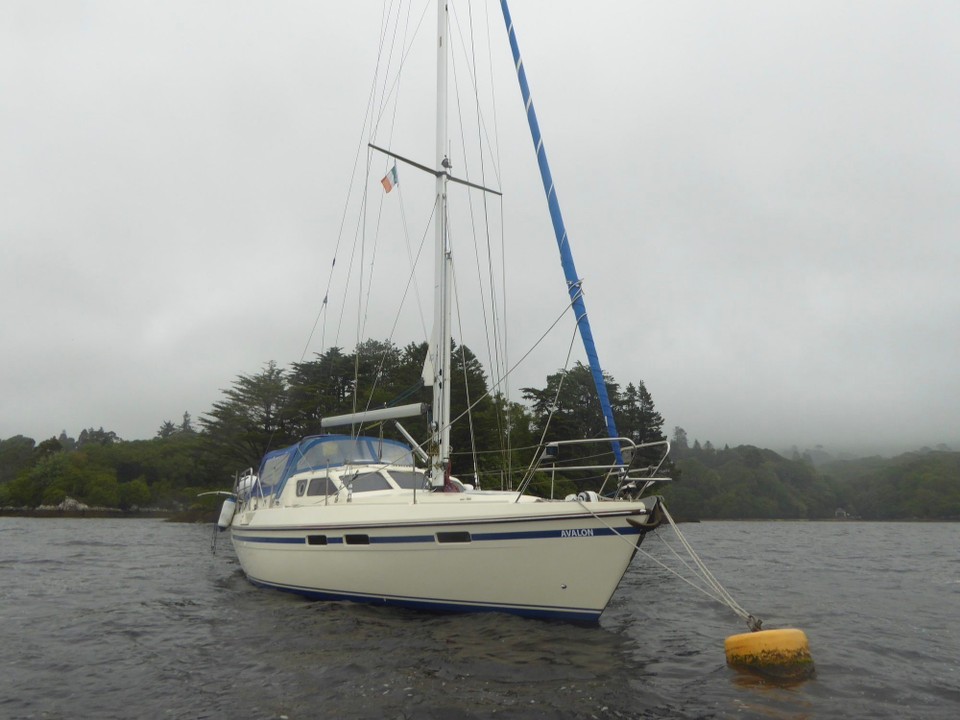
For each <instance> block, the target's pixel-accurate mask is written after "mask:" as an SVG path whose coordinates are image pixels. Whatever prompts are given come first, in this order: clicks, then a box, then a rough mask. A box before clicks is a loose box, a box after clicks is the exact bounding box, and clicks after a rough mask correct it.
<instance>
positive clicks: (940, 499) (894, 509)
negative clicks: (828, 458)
mask: <svg viewBox="0 0 960 720" xmlns="http://www.w3.org/2000/svg"><path fill="white" fill-rule="evenodd" d="M822 470H823V472H824V474H825V475H826V476H828V477H830V478H831V479H832V480H833V481H834V482H835V483H836V485H837V487H838V489H839V492H840V496H841V500H842V505H841V506H842V507H843V509H844V510H845V511H846V512H847V513H849V514H851V515H853V516H856V517H862V518H864V519H869V520H911V519H928V520H958V519H960V453H956V452H943V451H936V452H934V451H926V452H913V453H905V454H903V455H899V456H897V457H895V458H892V459H890V460H883V459H880V458H865V459H861V460H851V461H841V462H834V463H829V464H827V465H824V467H823V468H822Z"/></svg>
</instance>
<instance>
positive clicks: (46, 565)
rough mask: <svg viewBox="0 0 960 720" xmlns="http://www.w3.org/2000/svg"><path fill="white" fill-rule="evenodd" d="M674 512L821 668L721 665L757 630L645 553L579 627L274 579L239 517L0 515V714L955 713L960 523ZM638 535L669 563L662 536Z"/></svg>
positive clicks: (749, 602)
mask: <svg viewBox="0 0 960 720" xmlns="http://www.w3.org/2000/svg"><path fill="white" fill-rule="evenodd" d="M682 527H683V530H684V532H685V533H686V535H687V537H688V538H689V539H690V541H691V542H692V543H693V545H694V546H695V547H696V548H697V550H698V551H699V552H700V554H701V556H702V557H703V559H704V560H705V561H706V563H707V565H708V566H709V567H710V568H711V570H713V572H714V573H715V574H716V575H717V576H718V577H719V579H720V580H721V581H722V582H723V583H724V585H725V586H726V587H727V589H728V590H729V591H730V592H731V593H732V594H733V596H734V597H735V598H737V600H738V601H739V602H740V603H741V604H742V605H743V606H745V607H746V608H747V609H748V610H750V611H751V612H753V613H754V614H756V615H758V616H760V617H762V618H764V621H765V626H766V627H770V628H773V627H799V628H801V629H803V630H804V631H805V632H806V633H807V635H808V637H809V638H810V644H811V650H812V652H813V656H814V660H815V662H816V666H817V675H816V677H815V678H814V679H812V680H808V681H806V682H803V683H801V684H798V685H794V686H791V687H784V686H777V685H774V684H770V683H769V682H767V681H764V680H762V679H759V678H755V677H753V676H749V675H743V674H740V673H738V672H736V671H734V670H732V669H730V668H728V667H727V666H726V664H725V662H724V652H723V640H724V638H725V637H726V636H728V635H731V634H734V633H739V632H744V631H745V629H746V628H745V626H743V625H742V624H741V622H740V621H739V619H738V618H737V617H736V616H735V615H733V614H732V613H731V612H730V611H729V610H727V609H726V608H724V607H723V606H720V605H718V604H716V603H715V602H714V601H712V600H710V599H708V598H706V597H704V596H703V595H701V594H700V593H698V592H696V591H695V590H693V589H692V588H690V587H689V586H688V585H687V584H685V583H684V582H682V581H681V580H679V579H677V578H676V577H674V576H673V575H670V574H669V573H667V572H665V571H664V570H662V569H660V568H659V567H657V566H656V565H654V564H653V563H652V562H651V561H650V560H648V559H646V558H644V557H643V556H642V555H638V556H637V558H636V559H635V560H634V562H633V565H632V566H631V568H630V570H629V571H628V572H627V575H626V577H625V578H624V581H623V583H622V584H621V587H620V589H619V590H618V591H617V594H616V595H615V596H614V599H613V602H612V603H611V606H610V607H609V608H608V609H607V611H606V612H605V613H604V615H603V618H602V620H601V622H600V625H599V626H592V627H582V626H576V625H568V624H563V623H551V622H542V621H536V620H524V619H519V618H513V617H508V616H503V615H495V614H489V615H483V614H481V615H430V614H422V613H418V612H412V611H404V610H394V609H384V608H370V607H365V606H360V605H351V604H339V603H320V602H310V601H306V600H302V599H300V598H297V597H295V596H291V595H286V594H283V593H279V592H275V591H270V590H260V589H257V588H254V587H252V586H251V585H249V584H248V583H247V582H246V581H245V580H244V578H243V575H242V573H241V571H240V568H239V565H238V564H237V561H236V557H235V556H234V554H233V549H232V547H231V546H230V542H229V536H228V535H221V536H220V538H219V540H218V545H217V553H216V554H211V552H210V537H211V533H210V528H209V527H205V526H193V525H179V524H173V523H166V522H163V521H160V520H102V519H97V520H94V519H89V520H85V519H83V520H69V519H27V518H0V663H2V667H0V717H2V718H31V717H32V718H77V717H90V718H128V717H129V718H134V717H137V718H139V717H143V718H288V719H289V720H294V719H296V718H487V717H503V718H540V717H543V718H592V717H596V718H618V717H626V718H640V717H651V718H660V717H663V718H734V717H736V718H752V717H757V718H833V717H837V718H839V717H849V718H954V717H956V716H957V714H958V712H960V525H957V524H905V523H901V524H885V523H854V522H851V523H787V522H781V523H772V522H751V523H702V524H693V525H684V526H682ZM658 533H659V534H662V536H663V538H664V539H670V535H671V533H670V531H669V530H666V531H665V530H661V531H658ZM644 550H646V551H647V552H649V553H650V555H651V556H653V557H654V558H657V559H659V560H662V561H665V562H670V563H671V564H672V565H675V564H676V563H675V562H674V561H672V555H671V553H670V552H669V550H668V548H667V547H666V546H665V545H664V544H663V542H662V541H661V540H659V539H658V538H657V537H656V536H652V537H650V538H648V540H647V541H646V543H645V544H644ZM504 581H505V582H516V581H517V579H511V578H504Z"/></svg>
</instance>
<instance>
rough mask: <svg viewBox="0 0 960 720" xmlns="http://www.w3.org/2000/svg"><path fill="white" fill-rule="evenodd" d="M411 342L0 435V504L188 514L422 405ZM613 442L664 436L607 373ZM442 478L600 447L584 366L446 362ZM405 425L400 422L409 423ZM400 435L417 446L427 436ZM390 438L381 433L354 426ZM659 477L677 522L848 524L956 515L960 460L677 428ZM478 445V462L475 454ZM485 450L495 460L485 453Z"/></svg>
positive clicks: (641, 397)
mask: <svg viewBox="0 0 960 720" xmlns="http://www.w3.org/2000/svg"><path fill="white" fill-rule="evenodd" d="M426 350H427V348H426V346H425V345H424V344H416V343H411V344H409V345H406V346H404V347H398V346H396V345H394V344H393V343H390V342H385V341H378V340H367V341H365V342H364V343H361V344H360V345H359V346H358V347H357V348H356V350H355V351H354V352H345V351H344V350H343V349H342V348H336V347H335V348H331V349H329V350H327V351H325V352H323V353H320V354H317V355H316V356H314V357H313V358H312V359H311V360H309V361H305V362H295V363H292V364H291V365H290V366H289V367H286V368H282V367H280V366H278V365H277V364H276V363H274V362H270V363H267V364H266V365H265V366H264V367H263V368H261V369H260V370H259V371H257V372H255V373H252V374H241V375H239V376H237V377H236V378H235V379H234V380H233V381H232V383H231V384H230V385H229V386H228V387H227V388H225V389H224V390H222V395H221V398H220V399H219V400H218V401H217V402H215V403H214V404H213V407H212V408H210V409H209V410H208V411H207V412H205V413H203V414H201V416H200V418H199V420H198V421H197V422H194V421H193V419H192V418H191V416H190V414H189V413H184V415H183V418H182V420H181V421H180V422H173V421H171V420H164V421H162V422H161V424H160V426H159V428H158V430H157V432H156V435H155V437H153V438H151V439H149V440H130V441H125V440H122V439H121V438H120V437H118V436H117V434H116V433H115V432H112V431H109V430H105V429H104V428H102V427H100V428H98V429H95V428H92V427H91V428H86V429H83V430H82V431H81V432H80V433H79V436H78V437H77V438H76V439H74V438H71V437H69V436H68V435H67V433H66V432H62V433H61V434H60V436H59V437H51V438H48V439H46V440H43V441H41V442H39V443H37V442H36V441H34V440H33V439H32V438H28V437H24V436H22V435H17V436H14V437H11V438H8V439H6V440H0V507H14V508H23V507H26V508H36V507H38V506H43V505H45V506H56V505H58V504H59V503H61V502H63V500H64V499H65V498H67V497H71V498H74V499H76V500H78V501H81V502H84V503H86V504H87V505H90V506H100V507H110V508H120V509H124V510H132V509H142V508H169V509H176V508H185V507H190V506H192V505H194V504H195V503H197V495H198V494H199V493H200V492H204V491H208V490H222V489H226V488H229V487H230V486H231V484H232V481H233V478H234V477H235V474H236V472H237V471H238V470H241V469H244V468H248V467H252V468H256V467H257V466H258V464H259V462H260V459H261V457H262V456H263V454H264V453H265V452H266V451H268V450H270V449H276V448H279V447H284V446H286V445H288V444H291V443H293V442H296V441H297V440H298V439H300V438H301V437H303V436H305V435H310V434H318V433H320V420H321V419H322V418H324V417H330V416H333V415H340V414H345V413H351V412H355V411H359V410H363V409H370V408H380V407H385V406H389V405H394V404H408V403H415V402H424V403H427V402H429V389H428V388H425V387H424V386H423V383H422V380H421V374H422V373H421V371H422V362H423V358H424V357H425V355H426ZM606 382H607V393H608V395H609V397H610V399H611V403H612V405H613V411H614V415H615V417H616V419H617V425H618V429H619V431H620V434H621V435H624V436H627V437H629V438H631V439H632V440H634V441H635V442H637V443H644V442H654V441H658V440H663V439H665V436H664V434H663V424H664V421H663V418H662V416H661V415H660V413H659V412H658V411H657V410H656V407H655V405H654V402H653V398H652V397H651V395H650V393H649V392H648V391H647V388H646V386H645V385H644V383H643V382H642V381H638V382H636V383H628V384H627V385H626V386H625V387H623V386H621V385H620V384H619V383H617V382H616V381H615V380H614V379H613V378H612V377H610V376H606ZM452 392H453V396H452V402H451V405H452V410H453V417H454V418H459V421H458V422H456V423H455V425H454V427H453V429H452V433H451V434H452V445H453V448H454V454H453V458H452V464H453V468H452V470H453V473H454V474H455V475H456V476H458V477H460V478H461V479H462V480H464V481H465V482H472V483H474V484H476V485H479V486H480V487H482V488H488V489H501V488H507V489H515V488H516V487H517V486H518V484H519V482H520V480H521V478H523V477H524V476H525V474H526V472H527V470H528V468H529V467H530V461H531V458H532V457H535V456H536V452H537V449H538V447H539V446H540V443H541V439H543V438H545V439H546V440H550V441H552V440H566V439H575V438H581V437H588V438H589V437H596V438H599V437H604V436H605V432H606V429H605V423H604V420H603V417H602V414H601V412H600V409H599V404H598V402H597V399H596V392H595V388H594V386H593V379H592V376H591V374H590V371H589V368H587V367H585V366H583V365H581V364H576V365H574V366H573V367H572V368H570V369H569V370H567V371H557V372H555V373H553V374H550V375H548V376H547V377H546V378H545V381H544V384H543V386H542V387H528V388H523V389H522V390H521V397H522V401H517V400H510V399H507V398H506V397H504V396H503V395H502V394H501V393H500V392H498V388H495V387H491V386H490V383H489V381H488V378H487V376H486V373H485V371H484V369H483V366H482V364H481V363H480V361H479V360H478V359H477V358H476V356H474V354H473V353H472V352H471V351H470V350H469V348H467V347H465V346H456V347H455V348H454V352H453V378H452ZM414 422H417V421H416V420H412V421H411V423H414ZM419 422H420V424H421V427H420V428H415V427H414V426H413V425H412V424H411V426H410V427H409V428H408V429H409V430H410V431H411V433H412V434H413V435H414V436H415V437H423V436H424V435H425V434H426V433H425V428H424V427H422V426H423V425H424V423H423V421H422V420H420V421H419ZM365 430H367V431H369V432H373V433H382V434H383V435H384V436H386V437H391V438H395V439H402V438H401V437H400V435H399V434H398V432H397V431H396V429H395V428H393V427H392V426H386V425H384V426H382V427H373V428H367V429H365ZM671 443H672V453H671V461H670V462H668V464H667V465H666V466H665V467H664V468H663V471H662V473H661V474H662V475H666V476H668V477H671V478H672V481H671V482H668V483H665V484H663V485H661V486H659V487H658V488H656V490H655V492H658V493H661V494H663V496H664V497H665V499H666V501H667V505H668V507H670V508H671V511H672V513H673V514H674V515H675V516H677V517H681V518H686V519H761V518H764V519H767V518H778V519H807V520H821V519H830V518H861V519H870V520H897V519H940V520H943V519H960V453H956V452H950V451H948V450H937V451H931V450H924V451H919V452H916V453H907V454H904V455H901V456H899V457H896V458H892V459H883V458H864V459H860V460H848V461H834V462H820V463H818V464H815V463H814V460H813V459H811V457H810V456H809V455H807V454H804V455H800V454H799V453H798V452H793V453H792V457H790V458H787V457H784V456H782V455H780V454H778V453H775V452H773V451H772V450H765V449H761V448H757V447H753V446H749V445H743V446H739V447H735V448H729V447H724V448H723V449H717V448H715V447H714V446H713V445H712V444H711V443H710V442H705V443H704V444H703V445H701V444H700V442H699V441H694V442H693V444H692V445H690V444H689V441H688V438H687V434H686V432H685V431H684V430H683V428H680V427H676V428H674V430H673V434H672V436H671ZM475 450H477V452H474V451H475ZM491 450H492V451H491ZM599 484H600V478H596V477H590V476H588V475H585V476H584V477H581V478H579V479H578V480H577V482H571V481H569V480H566V481H561V482H560V483H558V484H557V485H556V486H555V487H553V486H552V485H551V479H550V478H549V477H547V476H546V475H545V474H543V473H540V474H534V476H533V482H532V484H531V485H530V488H529V490H530V491H532V492H534V493H538V494H541V495H548V494H549V493H550V492H551V491H552V492H553V493H554V494H555V496H560V497H562V496H563V495H565V494H567V493H568V492H575V491H579V490H583V489H597V488H598V487H599Z"/></svg>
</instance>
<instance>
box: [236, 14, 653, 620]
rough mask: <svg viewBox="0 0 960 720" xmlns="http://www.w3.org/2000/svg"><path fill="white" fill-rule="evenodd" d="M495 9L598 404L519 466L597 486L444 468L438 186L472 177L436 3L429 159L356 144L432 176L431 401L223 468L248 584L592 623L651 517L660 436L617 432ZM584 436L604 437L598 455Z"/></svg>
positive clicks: (381, 412) (444, 233)
mask: <svg viewBox="0 0 960 720" xmlns="http://www.w3.org/2000/svg"><path fill="white" fill-rule="evenodd" d="M501 6H502V11H503V15H504V20H505V24H506V27H507V31H508V36H509V39H510V45H511V48H512V52H513V56H514V62H515V66H516V69H517V73H518V78H519V80H520V86H521V91H522V94H523V96H524V104H525V107H526V108H527V117H528V121H529V124H530V129H531V131H532V132H533V138H534V145H535V147H536V148H537V153H538V163H539V165H540V170H541V174H542V176H543V183H544V187H545V189H547V190H548V204H549V206H550V212H551V217H552V219H553V225H554V231H555V233H556V234H557V240H558V246H559V247H560V249H561V255H562V265H563V268H564V272H565V274H566V276H567V287H568V292H569V294H570V301H571V306H572V308H573V310H574V312H575V314H576V318H577V325H578V330H579V333H580V335H581V337H582V339H583V340H584V343H585V345H586V348H587V356H588V358H589V360H590V365H591V370H592V373H593V377H594V379H595V381H596V380H598V382H597V391H598V393H599V395H600V400H601V403H604V402H605V403H606V406H605V407H604V416H605V419H606V424H607V436H606V437H603V438H587V439H584V440H581V441H577V440H563V441H557V442H549V441H547V440H544V442H542V443H541V445H540V446H539V447H538V448H537V450H536V452H535V454H534V459H533V460H532V462H531V466H530V468H531V469H530V472H531V473H532V472H539V473H541V474H546V475H549V476H551V477H552V475H553V474H554V473H560V472H567V473H574V474H577V473H579V474H580V475H581V476H582V475H584V474H589V475H591V476H593V477H600V478H602V479H603V481H602V485H601V487H600V488H599V490H596V491H582V492H578V493H574V494H568V495H566V496H565V497H563V498H553V497H546V498H545V497H539V496H536V495H534V494H531V493H528V492H527V490H528V488H529V483H528V482H524V483H521V484H520V485H519V487H518V489H517V490H509V489H499V490H480V489H476V488H474V487H472V486H471V485H470V484H469V483H465V482H462V481H461V480H460V479H458V478H457V477H455V476H454V475H453V474H452V473H451V470H450V468H451V443H450V429H451V425H452V422H453V420H454V418H452V417H451V403H450V396H451V392H450V386H451V382H450V381H449V380H450V378H451V377H452V375H451V285H452V280H451V273H452V266H451V262H452V261H451V254H450V252H448V247H449V238H448V229H447V212H446V201H447V193H448V184H449V183H462V184H466V185H472V186H473V187H474V188H479V189H480V190H482V191H486V188H482V187H480V186H478V185H475V184H472V183H469V182H466V181H463V180H460V179H458V178H456V177H455V176H454V175H453V174H452V172H451V170H450V168H451V162H450V159H449V158H448V156H447V149H448V138H447V120H446V113H445V111H444V106H445V103H446V97H445V96H446V85H447V62H448V57H447V56H448V41H447V36H448V32H449V18H448V7H447V2H445V1H444V0H440V2H439V3H438V10H437V38H436V43H437V44H436V47H437V62H438V70H437V89H438V92H437V95H438V111H437V133H436V157H435V162H434V163H433V165H432V166H426V165H425V164H423V163H417V162H415V161H413V160H408V159H406V158H404V157H401V156H400V155H396V154H394V153H393V152H392V151H391V150H389V149H387V148H381V147H379V146H377V145H374V144H371V146H370V147H371V148H373V149H374V150H375V151H383V152H384V153H386V154H388V155H389V156H390V157H391V158H392V159H394V161H397V160H399V161H400V162H406V163H409V164H410V165H413V166H415V167H417V168H421V169H424V170H426V171H427V172H430V173H432V174H433V175H434V176H435V183H436V185H435V189H436V195H435V200H436V204H437V205H436V206H437V207H438V208H439V210H438V211H437V212H436V217H437V220H436V221H435V223H434V225H435V250H434V258H435V269H434V273H435V275H434V283H433V284H434V331H433V335H432V340H431V342H430V349H429V357H428V358H426V362H425V366H424V367H425V374H426V375H427V377H426V384H427V385H429V386H430V387H431V388H432V403H430V404H421V403H413V404H407V405H401V406H397V407H387V408H377V409H369V410H365V411H360V412H356V413H350V414H345V415H340V416H337V417H325V418H323V419H322V421H321V423H320V430H321V434H318V435H314V436H310V437H305V438H303V439H302V440H301V441H300V442H298V443H296V444H294V445H291V446H289V447H286V448H282V449H277V450H273V451H270V452H268V453H267V454H266V455H265V456H264V458H263V460H262V462H261V464H260V467H259V470H258V471H257V472H256V473H250V474H248V475H246V476H245V477H243V478H241V479H240V480H238V482H237V483H236V485H235V487H234V492H233V497H230V498H229V499H228V500H227V501H226V503H225V504H224V508H223V512H222V514H221V519H220V525H221V527H223V528H226V527H229V529H230V531H231V537H232V542H233V545H234V547H235V549H236V553H237V557H238V559H239V561H240V564H241V566H242V568H243V571H244V573H245V574H246V576H247V578H248V579H249V580H250V582H252V583H254V584H256V585H258V586H263V587H267V588H274V589H277V590H282V591H287V592H291V593H297V594H299V595H303V596H307V597H309V598H315V599H321V600H335V601H336V600H343V601H357V602H364V603H373V604H381V605H392V606H399V607H407V608H417V609H424V610H433V611H453V612H491V611H493V612H506V613H512V614H516V615H521V616H528V617H537V618H549V619H561V620H569V621H584V622H595V621H597V620H598V619H599V618H600V615H601V613H602V612H603V611H604V609H605V608H606V607H607V604H608V603H609V602H610V599H611V597H612V596H613V594H614V592H615V590H616V588H617V586H618V584H619V583H620V580H621V579H622V577H623V575H624V573H625V571H626V570H627V567H628V566H629V564H630V562H631V560H632V559H633V557H634V555H635V554H636V552H637V549H638V548H639V546H640V544H641V543H642V541H643V540H644V538H645V536H646V535H647V534H648V533H649V532H650V531H652V530H654V529H655V528H656V527H657V526H658V524H659V523H660V521H661V518H662V513H661V510H660V498H659V497H658V496H655V495H651V496H644V495H645V493H647V491H648V490H649V489H650V488H651V487H653V485H654V483H656V482H659V481H661V480H663V479H664V478H660V477H659V472H660V469H661V467H662V466H663V463H664V461H665V459H666V456H667V453H668V452H669V444H668V443H667V442H666V441H658V442H654V443H646V444H642V443H638V442H634V441H633V440H632V439H630V438H628V437H620V436H619V435H618V434H617V432H616V427H615V423H614V421H613V416H612V413H611V412H610V409H609V401H607V400H606V388H605V384H604V381H603V375H602V371H601V370H600V367H599V361H598V360H597V359H596V350H595V348H594V347H593V339H592V335H591V333H590V329H589V324H588V322H587V315H586V309H585V308H584V307H583V296H582V292H581V290H580V286H579V281H578V279H577V276H576V270H575V268H574V266H573V261H572V256H570V255H569V243H567V242H566V237H565V231H564V230H563V221H562V218H561V217H560V212H559V205H558V204H557V201H556V194H555V193H553V194H551V192H552V179H550V171H549V167H548V166H547V164H546V156H545V155H544V154H543V151H542V141H541V139H540V138H539V128H538V126H537V122H536V115H535V113H534V112H533V108H532V103H531V102H530V100H529V89H528V87H527V82H526V76H525V71H524V69H523V64H522V62H521V61H520V55H519V49H518V45H517V42H516V36H515V33H514V30H513V25H512V21H511V19H510V14H509V10H508V8H507V6H506V2H505V0H504V2H502V4H501ZM393 179H394V180H395V179H396V175H395V174H394V175H393ZM387 180H388V182H387V183H385V185H384V187H387V184H388V183H389V178H388V179H387ZM388 189H389V188H388ZM564 252H566V255H564ZM424 416H426V423H424V425H425V428H426V429H425V440H424V441H423V442H418V441H417V440H416V439H415V438H414V433H411V432H409V431H408V430H407V429H406V428H405V427H404V426H403V425H402V424H401V423H400V421H401V420H403V421H409V418H422V417H424ZM414 422H419V421H414ZM372 423H381V424H382V423H395V425H396V428H397V430H398V432H399V433H401V434H402V436H403V437H404V438H405V442H401V441H399V440H396V439H390V438H387V437H384V436H383V434H382V433H379V434H362V433H361V432H359V431H357V428H362V427H364V426H367V427H369V426H370V424H372ZM598 447H599V448H602V449H605V450H606V452H605V453H604V454H603V457H604V459H603V461H602V462H599V461H597V460H596V458H597V457H598V456H600V453H598V452H595V450H596V449H597V448H598ZM583 448H586V452H578V450H583ZM651 453H653V457H654V461H652V462H651V461H650V457H651ZM641 465H642V466H643V467H641ZM528 477H529V476H528Z"/></svg>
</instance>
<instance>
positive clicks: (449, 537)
mask: <svg viewBox="0 0 960 720" xmlns="http://www.w3.org/2000/svg"><path fill="white" fill-rule="evenodd" d="M437 542H438V543H468V542H470V533H468V532H438V533H437Z"/></svg>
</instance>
